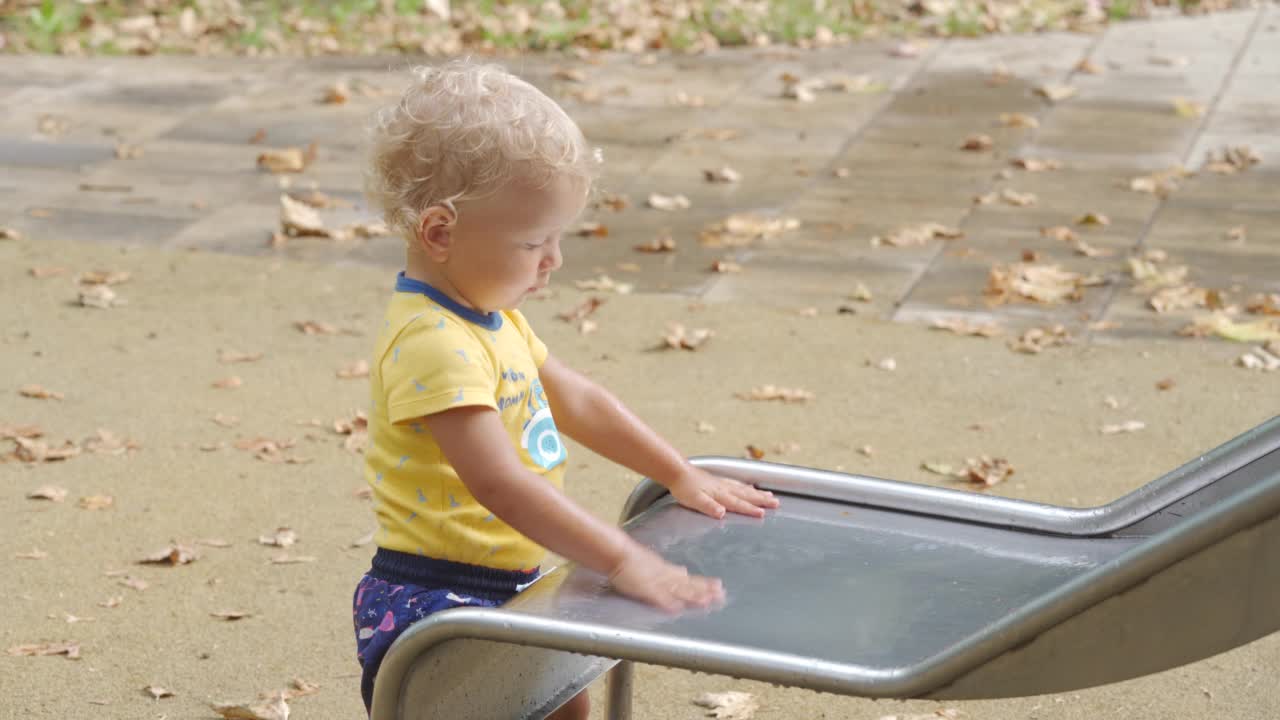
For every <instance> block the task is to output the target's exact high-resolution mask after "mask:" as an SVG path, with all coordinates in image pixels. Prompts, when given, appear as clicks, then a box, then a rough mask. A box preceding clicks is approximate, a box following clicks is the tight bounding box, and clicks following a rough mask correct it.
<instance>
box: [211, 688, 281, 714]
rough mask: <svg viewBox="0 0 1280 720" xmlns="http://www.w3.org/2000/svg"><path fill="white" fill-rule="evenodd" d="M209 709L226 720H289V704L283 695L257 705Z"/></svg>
mask: <svg viewBox="0 0 1280 720" xmlns="http://www.w3.org/2000/svg"><path fill="white" fill-rule="evenodd" d="M210 707H212V708H213V711H214V712H216V713H218V714H219V715H221V716H222V717H223V718H225V719H226V720H289V703H287V702H285V698H284V693H278V694H277V695H276V696H275V697H273V698H270V699H268V700H263V701H260V702H257V703H244V704H241V705H232V704H213V705H211V706H210Z"/></svg>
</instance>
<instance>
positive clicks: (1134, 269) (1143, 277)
mask: <svg viewBox="0 0 1280 720" xmlns="http://www.w3.org/2000/svg"><path fill="white" fill-rule="evenodd" d="M1128 264H1129V274H1130V275H1132V276H1133V279H1134V280H1136V281H1137V282H1138V286H1139V289H1140V290H1154V289H1156V288H1161V287H1168V286H1170V285H1181V284H1182V283H1184V282H1185V281H1186V279H1187V272H1188V268H1187V266H1186V265H1173V266H1171V267H1166V268H1162V267H1160V266H1159V265H1157V264H1156V261H1153V260H1144V259H1142V258H1135V257H1131V258H1128Z"/></svg>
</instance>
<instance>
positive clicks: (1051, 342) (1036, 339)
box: [1009, 325, 1071, 355]
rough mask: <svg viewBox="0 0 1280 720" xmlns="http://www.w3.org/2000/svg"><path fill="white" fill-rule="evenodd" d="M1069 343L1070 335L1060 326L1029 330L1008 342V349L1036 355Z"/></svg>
mask: <svg viewBox="0 0 1280 720" xmlns="http://www.w3.org/2000/svg"><path fill="white" fill-rule="evenodd" d="M1070 343H1071V335H1070V334H1069V333H1068V332H1067V329H1066V328H1065V327H1063V326H1062V325H1054V326H1052V327H1048V328H1029V329H1028V330H1026V331H1025V332H1023V333H1022V335H1020V336H1019V337H1017V338H1016V339H1013V340H1010V341H1009V349H1010V350H1013V351H1014V352H1020V353H1026V354H1028V355H1038V354H1039V353H1040V352H1041V351H1043V350H1046V349H1048V348H1051V347H1058V346H1060V345H1068V344H1070Z"/></svg>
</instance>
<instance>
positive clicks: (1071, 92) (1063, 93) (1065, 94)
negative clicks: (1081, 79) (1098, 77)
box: [1035, 83, 1080, 103]
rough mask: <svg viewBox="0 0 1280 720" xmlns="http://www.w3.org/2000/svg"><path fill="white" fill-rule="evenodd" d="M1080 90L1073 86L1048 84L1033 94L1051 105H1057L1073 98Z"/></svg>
mask: <svg viewBox="0 0 1280 720" xmlns="http://www.w3.org/2000/svg"><path fill="white" fill-rule="evenodd" d="M1078 92H1080V90H1079V89H1078V88H1077V87H1076V86H1074V85H1065V84H1057V83H1048V84H1045V85H1041V86H1039V87H1037V88H1036V89H1035V93H1036V94H1037V95H1039V96H1040V97H1042V98H1044V99H1046V100H1048V101H1049V102H1051V103H1059V102H1062V101H1063V100H1067V99H1069V98H1072V97H1075V95H1076V93H1078Z"/></svg>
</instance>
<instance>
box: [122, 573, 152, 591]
mask: <svg viewBox="0 0 1280 720" xmlns="http://www.w3.org/2000/svg"><path fill="white" fill-rule="evenodd" d="M120 584H121V585H123V586H125V587H127V588H131V589H133V590H137V591H138V592H142V591H143V590H146V589H147V588H148V587H149V584H148V583H147V581H146V580H143V579H142V578H136V577H134V576H132V575H126V576H124V578H122V579H121V580H120Z"/></svg>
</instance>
